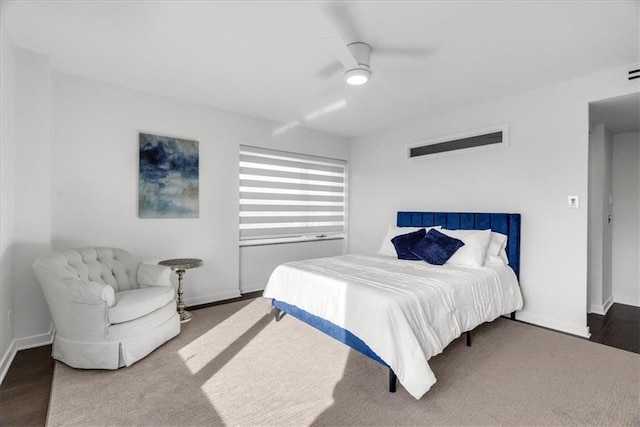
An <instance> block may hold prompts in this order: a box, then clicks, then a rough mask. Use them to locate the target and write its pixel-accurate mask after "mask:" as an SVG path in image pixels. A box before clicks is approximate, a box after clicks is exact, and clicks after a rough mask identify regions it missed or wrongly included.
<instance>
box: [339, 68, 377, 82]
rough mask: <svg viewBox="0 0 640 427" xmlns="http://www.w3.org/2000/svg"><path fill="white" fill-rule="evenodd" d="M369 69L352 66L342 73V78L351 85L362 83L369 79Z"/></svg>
mask: <svg viewBox="0 0 640 427" xmlns="http://www.w3.org/2000/svg"><path fill="white" fill-rule="evenodd" d="M370 75H371V71H369V70H366V69H364V68H354V69H352V70H348V71H347V72H345V73H344V80H345V81H346V82H347V83H348V84H350V85H353V86H358V85H363V84H365V83H366V82H367V81H369V76H370Z"/></svg>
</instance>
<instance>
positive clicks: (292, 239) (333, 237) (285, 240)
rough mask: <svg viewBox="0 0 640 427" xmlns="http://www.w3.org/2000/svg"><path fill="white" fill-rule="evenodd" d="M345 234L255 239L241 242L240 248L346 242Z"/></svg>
mask: <svg viewBox="0 0 640 427" xmlns="http://www.w3.org/2000/svg"><path fill="white" fill-rule="evenodd" d="M344 238H345V236H344V235H343V234H337V235H328V236H325V237H316V236H297V237H280V238H272V239H253V240H241V241H240V244H239V246H240V247H243V246H267V245H283V244H288V243H302V242H323V241H326V240H344Z"/></svg>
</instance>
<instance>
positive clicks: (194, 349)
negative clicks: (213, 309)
mask: <svg viewBox="0 0 640 427" xmlns="http://www.w3.org/2000/svg"><path fill="white" fill-rule="evenodd" d="M263 303H264V302H263V301H261V298H259V299H256V300H255V301H253V302H252V303H250V304H248V305H247V306H245V307H243V308H242V309H241V310H239V311H237V312H235V313H234V314H233V315H231V316H230V317H228V318H227V319H225V320H224V321H222V322H221V323H218V324H217V325H215V326H213V327H212V328H211V329H210V330H209V331H207V332H206V333H205V334H203V335H201V336H199V337H198V338H197V339H195V340H193V341H192V342H190V343H189V344H187V345H185V346H184V347H182V348H181V349H180V350H179V351H178V355H179V356H180V358H181V359H182V360H183V362H184V363H185V365H186V366H187V368H188V369H189V371H190V372H191V374H196V373H198V372H199V371H200V370H201V369H202V368H203V367H204V366H206V365H207V364H208V363H209V362H211V361H212V360H213V359H215V358H216V357H217V356H218V355H219V354H220V353H222V352H223V351H224V350H225V349H226V348H227V347H229V346H230V345H231V344H232V343H234V342H235V341H236V340H237V339H238V338H239V337H241V336H242V335H243V334H244V333H246V332H247V331H248V330H249V329H250V328H251V327H252V326H254V325H255V324H256V322H258V321H259V320H260V319H262V318H263V317H264V315H265V314H266V313H267V311H266V310H265V306H264V304H263ZM196 321H197V318H196Z"/></svg>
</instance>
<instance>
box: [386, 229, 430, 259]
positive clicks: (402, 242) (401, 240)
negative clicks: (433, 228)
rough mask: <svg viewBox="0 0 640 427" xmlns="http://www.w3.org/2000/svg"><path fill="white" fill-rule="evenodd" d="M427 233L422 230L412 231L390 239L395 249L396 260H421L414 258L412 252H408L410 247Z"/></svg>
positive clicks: (414, 255)
mask: <svg viewBox="0 0 640 427" xmlns="http://www.w3.org/2000/svg"><path fill="white" fill-rule="evenodd" d="M426 234H427V231H426V230H425V229H424V228H421V229H420V230H418V231H414V232H412V233H407V234H401V235H399V236H396V237H394V238H393V239H391V243H393V247H394V248H396V253H397V254H398V259H408V260H412V261H417V260H421V259H422V258H420V257H419V256H416V254H414V253H413V252H411V251H410V250H409V248H410V247H411V246H413V245H414V244H415V243H417V242H418V241H420V240H422V238H424V237H425V235H426Z"/></svg>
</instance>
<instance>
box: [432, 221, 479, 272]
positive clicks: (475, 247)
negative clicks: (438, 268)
mask: <svg viewBox="0 0 640 427" xmlns="http://www.w3.org/2000/svg"><path fill="white" fill-rule="evenodd" d="M440 232H441V233H443V234H446V235H447V236H449V237H453V238H455V239H459V240H462V242H463V243H464V246H462V247H461V248H460V249H458V250H457V251H456V253H454V254H453V255H452V256H451V258H449V259H448V260H447V262H445V264H449V265H461V266H464V267H482V265H483V264H484V258H485V256H486V255H487V249H488V248H489V242H490V241H491V230H447V229H442V230H440Z"/></svg>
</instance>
